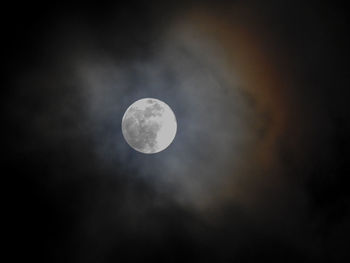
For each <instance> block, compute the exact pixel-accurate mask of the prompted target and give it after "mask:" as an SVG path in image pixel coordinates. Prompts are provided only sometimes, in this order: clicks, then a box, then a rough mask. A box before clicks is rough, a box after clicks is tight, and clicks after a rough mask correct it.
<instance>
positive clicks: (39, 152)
mask: <svg viewBox="0 0 350 263" xmlns="http://www.w3.org/2000/svg"><path fill="white" fill-rule="evenodd" d="M204 4H207V5H209V6H210V5H213V6H220V5H224V4H227V3H226V2H223V3H221V2H219V1H217V2H215V3H214V2H203V1H186V2H185V1H184V2H177V1H169V2H166V3H165V2H155V1H153V2H150V1H128V2H127V3H119V2H118V3H117V2H115V3H100V2H95V3H57V4H54V3H51V2H47V3H34V2H26V3H19V2H18V3H15V2H13V3H11V4H5V5H4V6H2V13H3V15H2V25H3V31H2V43H3V44H4V45H5V47H3V56H4V58H5V59H4V60H3V66H4V67H5V79H4V84H3V85H2V87H3V93H4V95H5V96H4V102H3V105H2V108H3V109H2V113H3V114H5V121H4V122H3V130H5V135H4V136H3V142H4V145H5V147H4V148H3V149H4V150H5V154H4V156H5V157H4V158H3V160H5V163H6V169H5V170H4V173H3V178H5V179H7V178H9V179H10V182H9V183H3V188H5V192H7V191H9V193H8V194H7V193H6V196H5V197H4V199H3V201H4V202H5V203H7V204H8V206H9V208H10V209H9V211H10V212H9V213H7V217H8V218H9V219H10V224H9V226H8V227H7V226H6V228H8V230H10V235H9V240H8V243H9V245H10V246H11V248H12V250H13V251H14V253H12V259H13V261H16V260H17V258H25V259H26V260H34V261H36V262H41V261H42V262H127V261H133V262H135V261H139V262H145V261H147V260H152V261H158V260H159V261H162V262H187V261H188V262H257V261H266V262H271V261H272V262H275V261H276V262H277V261H279V262H347V260H349V252H348V246H349V242H348V239H349V234H350V231H349V230H350V229H349V219H350V217H349V189H348V188H349V185H348V183H347V177H348V176H349V168H348V165H349V156H350V154H349V134H350V133H349V132H350V129H349V122H348V121H349V110H348V100H349V80H350V77H349V76H350V75H349V67H348V63H349V41H348V38H347V37H348V11H347V9H345V7H344V6H342V5H340V4H337V3H336V2H334V1H330V2H328V3H326V2H324V3H320V2H319V1H267V2H266V1H262V2H261V3H260V2H257V1H256V2H254V1H251V3H250V4H251V5H252V6H254V7H255V8H258V9H259V10H261V14H263V15H264V17H265V18H266V19H265V21H266V23H267V24H268V25H269V26H270V28H271V32H273V35H274V37H275V38H276V39H278V41H279V43H281V45H284V46H286V47H287V48H288V50H289V51H290V52H291V54H292V55H293V57H294V61H293V63H292V64H293V67H292V68H291V70H293V71H295V72H294V73H295V75H297V76H298V78H299V79H298V81H300V82H302V83H303V84H304V85H303V87H302V88H300V89H298V88H296V92H297V93H298V94H299V95H300V96H301V97H302V98H303V99H305V101H310V103H315V104H317V105H320V106H317V107H315V108H316V111H317V108H318V107H320V108H322V114H324V113H326V117H325V120H324V121H322V117H319V118H320V119H321V121H318V122H317V128H315V130H313V132H314V134H315V136H318V135H317V134H318V133H320V134H322V133H323V129H324V130H327V131H329V130H331V131H330V132H329V133H327V136H328V137H327V138H328V140H327V142H325V143H326V144H327V145H326V146H325V147H324V145H322V144H319V142H317V144H315V145H312V144H310V145H311V149H308V153H309V154H308V156H307V158H308V163H309V165H308V167H306V168H305V169H303V173H305V174H306V176H307V178H308V179H307V180H306V181H305V185H304V186H305V189H306V192H307V196H308V200H309V202H310V204H311V205H310V206H309V207H308V211H307V213H305V214H303V215H302V216H303V218H304V219H303V220H304V221H303V227H302V228H298V231H300V232H298V233H297V234H296V235H295V238H294V239H293V240H284V239H281V238H280V237H279V236H278V235H276V234H275V232H274V231H275V230H273V229H272V230H271V231H270V228H273V227H272V226H271V225H267V226H265V225H263V224H259V223H256V220H257V221H259V220H258V219H255V220H250V219H251V218H250V217H249V216H245V214H244V211H240V210H239V209H236V208H230V207H228V208H227V209H226V210H225V211H224V212H223V214H224V216H222V215H221V217H222V219H221V220H220V223H219V224H215V226H211V225H207V224H206V223H205V222H203V221H202V220H201V218H200V216H196V215H195V214H191V213H189V212H188V211H187V210H186V209H182V208H181V206H178V205H177V204H176V203H174V202H173V201H172V200H171V199H169V200H167V196H164V199H165V201H164V202H165V203H166V205H164V206H162V208H160V209H158V208H149V209H148V211H147V212H146V213H145V214H143V215H142V216H143V217H141V219H140V220H141V221H142V222H143V223H142V224H140V225H139V227H138V228H136V227H127V226H126V225H127V224H128V220H129V219H128V215H127V214H123V213H124V212H123V210H120V212H118V213H117V214H115V213H114V212H111V209H110V206H111V204H110V203H109V201H108V197H101V193H100V190H98V189H100V188H103V189H106V188H108V187H110V188H111V189H112V191H114V192H115V193H116V196H117V199H118V200H119V201H116V202H114V203H113V205H115V204H117V205H120V206H121V207H122V206H123V205H125V204H124V203H125V199H124V198H123V197H124V196H126V193H127V192H128V193H129V191H130V189H132V190H131V192H132V195H134V198H135V200H136V201H135V202H137V203H138V204H139V205H140V206H143V205H144V206H147V204H148V202H150V200H153V198H154V192H153V191H152V188H150V187H149V186H148V185H147V183H145V182H144V181H142V180H135V179H133V178H132V177H131V176H129V177H128V175H129V174H130V175H131V174H133V173H134V172H135V171H136V170H135V171H133V170H132V169H131V168H128V169H122V168H120V169H119V170H118V173H119V174H121V175H123V176H122V177H118V176H115V174H112V173H109V172H106V171H105V170H101V169H100V166H101V165H102V164H101V163H99V160H98V159H97V158H96V156H95V152H94V149H92V148H91V143H90V141H89V140H90V138H89V137H88V136H78V135H77V136H74V137H73V138H71V139H64V140H62V141H53V140H51V138H45V137H43V136H42V135H41V134H40V133H39V132H37V131H33V130H32V129H31V128H30V125H31V124H30V123H31V119H30V116H31V115H35V114H37V113H40V112H42V111H46V110H47V109H48V108H50V107H52V105H54V104H55V103H56V102H57V101H60V100H62V99H63V98H64V96H63V95H62V92H58V91H55V90H50V89H47V90H41V89H40V88H37V89H36V88H31V90H29V91H28V90H26V91H23V88H22V87H20V85H19V84H18V81H17V80H18V78H19V76H21V75H22V74H26V73H28V72H31V69H33V68H35V67H43V68H51V69H52V70H53V71H55V68H56V67H57V66H56V63H57V60H53V59H52V57H53V56H52V52H54V50H55V49H56V48H55V41H52V39H53V38H54V37H55V35H56V34H57V28H56V26H57V25H60V24H65V23H68V24H69V21H71V20H72V19H76V20H77V21H81V23H84V25H85V26H86V27H88V28H90V33H91V34H93V35H94V36H95V38H97V39H99V45H100V48H101V49H103V50H107V51H108V52H110V53H113V54H115V59H118V60H121V61H123V60H125V61H128V60H129V59H132V58H135V57H144V56H147V55H148V54H147V51H146V52H145V46H146V47H147V46H148V45H151V43H152V41H153V40H154V39H155V38H156V35H157V31H156V30H154V27H155V25H158V24H159V23H162V21H164V17H167V16H171V15H172V14H174V13H176V12H182V10H184V9H186V7H187V6H194V8H195V7H196V6H201V5H204ZM248 6H249V5H248ZM112 7H113V8H112ZM111 21H113V23H111ZM116 27H117V31H118V32H119V33H120V36H119V37H118V38H117V39H115V40H114V42H113V41H110V38H109V34H110V32H111V31H112V30H116ZM57 45H59V44H57ZM140 46H142V47H143V48H142V49H141V48H139V47H140ZM146 50H147V48H146ZM60 70H61V69H59V70H58V71H60ZM28 74H30V73H28ZM306 87H307V88H306ZM72 90H73V91H72V92H74V89H72ZM69 92H70V88H69V87H65V90H64V92H63V94H67V93H69ZM39 94H40V95H39ZM79 105H80V104H79V103H77V104H76V111H75V114H77V115H79V114H80V113H79V112H80V110H81V107H80V106H79ZM19 108H20V109H24V111H26V112H30V114H23V113H21V111H18V109H19ZM320 114H321V113H320ZM316 115H317V114H316ZM61 125H67V126H72V125H73V126H74V125H76V124H74V123H71V122H70V120H69V119H68V120H67V122H66V123H62V122H57V127H60V126H61ZM309 125H310V126H312V125H313V123H312V122H311V123H310V124H309ZM33 145H35V147H32V146H33ZM300 148H301V149H300V151H301V152H303V151H304V149H303V147H302V146H300ZM293 161H296V162H297V161H298V160H293ZM101 171H103V172H101ZM56 173H64V174H68V175H69V174H75V175H76V176H75V177H74V180H71V179H70V180H61V181H52V180H48V179H47V178H50V177H52V176H53V175H54V174H56ZM101 173H103V178H104V179H101V177H96V174H99V175H101ZM125 178H127V179H126V180H125ZM89 198H90V199H89ZM100 198H102V199H103V198H107V201H104V202H102V205H101V211H100V215H101V218H99V219H96V220H99V221H100V222H102V223H100V224H99V225H103V227H100V228H98V230H96V231H97V232H98V233H97V234H96V235H95V237H96V239H95V240H93V241H91V240H90V241H89V242H85V241H84V240H85V239H86V237H85V235H86V233H84V231H83V230H81V229H82V228H81V225H82V224H84V220H82V218H84V213H86V211H88V210H89V207H88V205H87V204H88V203H89V202H90V201H92V202H94V201H96V200H99V199H100ZM103 204H104V205H105V206H104V205H103ZM267 213H269V211H267ZM277 214H278V213H277ZM106 218H109V219H106ZM111 218H112V219H113V220H112V219H111ZM232 218H235V224H236V225H237V224H238V225H239V226H240V227H239V228H238V229H237V228H235V227H232V224H233V223H232V220H231V219H232ZM237 222H238V223H237ZM160 229H161V232H162V234H161V235H162V237H161V238H160V237H158V235H157V231H160ZM277 229H278V228H277ZM306 229H307V230H306ZM91 231H95V230H94V229H91ZM306 232H307V233H306ZM232 236H234V237H235V238H231V237H232ZM310 236H311V238H310ZM237 237H239V238H237ZM305 239H307V240H310V243H309V244H308V245H305V244H304V241H305ZM307 242H309V241H307ZM82 244H83V245H82ZM298 244H303V245H300V246H298ZM12 250H11V251H12Z"/></svg>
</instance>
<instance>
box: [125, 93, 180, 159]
mask: <svg viewBox="0 0 350 263" xmlns="http://www.w3.org/2000/svg"><path fill="white" fill-rule="evenodd" d="M176 130H177V123H176V117H175V114H174V112H173V111H172V110H171V108H170V107H169V106H168V105H167V104H165V103H164V102H162V101H160V100H157V99H153V98H145V99H140V100H138V101H135V102H134V103H133V104H131V105H130V106H129V108H128V109H127V110H126V112H125V113H124V116H123V119H122V132H123V136H124V138H125V140H126V142H127V143H128V144H129V145H130V146H131V147H132V148H134V149H135V150H136V151H139V152H142V153H158V152H161V151H163V150H164V149H166V148H167V147H168V146H169V145H170V144H171V142H172V141H173V140H174V138H175V134H176Z"/></svg>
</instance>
